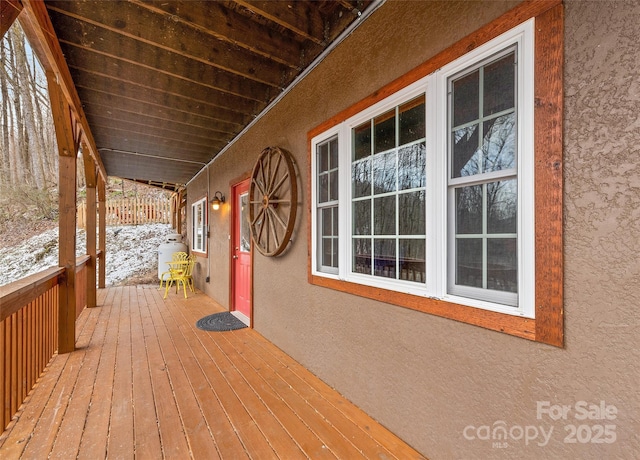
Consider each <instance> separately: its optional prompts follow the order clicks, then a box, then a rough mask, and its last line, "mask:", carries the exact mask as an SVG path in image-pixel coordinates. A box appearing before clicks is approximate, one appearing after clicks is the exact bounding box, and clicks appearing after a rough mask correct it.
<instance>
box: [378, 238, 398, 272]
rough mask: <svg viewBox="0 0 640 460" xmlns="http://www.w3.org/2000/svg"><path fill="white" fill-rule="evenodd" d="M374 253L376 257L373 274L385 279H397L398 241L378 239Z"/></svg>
mask: <svg viewBox="0 0 640 460" xmlns="http://www.w3.org/2000/svg"><path fill="white" fill-rule="evenodd" d="M373 253H374V255H375V266H374V271H373V274H374V275H376V276H383V277H385V278H395V277H396V240H395V239H376V240H375V241H374V246H373Z"/></svg>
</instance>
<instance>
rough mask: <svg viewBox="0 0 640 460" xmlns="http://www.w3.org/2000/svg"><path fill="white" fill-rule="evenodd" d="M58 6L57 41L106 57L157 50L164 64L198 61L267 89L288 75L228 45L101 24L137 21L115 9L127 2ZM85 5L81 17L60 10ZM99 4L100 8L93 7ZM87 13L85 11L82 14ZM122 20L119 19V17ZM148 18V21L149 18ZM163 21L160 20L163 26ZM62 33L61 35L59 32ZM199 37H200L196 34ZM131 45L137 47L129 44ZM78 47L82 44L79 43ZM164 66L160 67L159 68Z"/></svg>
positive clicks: (283, 69)
mask: <svg viewBox="0 0 640 460" xmlns="http://www.w3.org/2000/svg"><path fill="white" fill-rule="evenodd" d="M57 5H58V6H53V5H49V6H48V8H49V12H50V15H51V19H52V21H53V22H54V23H55V24H56V27H57V30H58V31H59V33H60V39H63V40H67V41H71V42H73V40H71V39H70V37H73V38H79V37H82V38H83V40H87V39H90V40H91V42H90V43H87V45H88V47H91V48H95V49H100V50H102V51H106V52H107V53H108V54H112V55H116V54H120V53H123V52H125V51H126V50H127V49H137V50H138V53H136V55H135V56H133V59H134V60H137V59H143V58H145V57H146V58H149V57H151V58H154V57H156V55H158V51H159V50H162V51H164V52H165V53H168V54H170V55H171V56H170V58H168V59H167V61H168V62H171V61H175V60H177V57H179V58H182V59H181V60H182V61H185V60H191V61H196V62H200V63H202V64H205V65H207V66H213V67H216V68H218V69H220V70H224V71H226V72H230V73H233V74H235V75H238V76H241V77H244V78H248V79H251V80H255V81H258V82H260V83H264V84H267V85H271V86H276V87H278V86H281V85H282V75H286V74H287V73H288V72H289V73H290V68H288V67H286V66H284V65H282V64H280V63H277V62H275V61H272V60H269V59H265V58H264V57H261V56H257V55H255V54H252V53H248V52H246V51H245V50H242V49H234V50H231V49H230V47H229V45H225V44H224V43H217V44H216V46H212V44H208V46H207V44H203V43H202V40H201V38H200V37H188V38H186V39H184V40H182V41H180V42H179V43H172V41H171V40H170V39H167V38H166V37H171V36H173V35H174V34H173V31H172V30H171V29H170V28H168V27H164V28H163V27H157V28H156V27H150V26H149V25H148V24H145V23H141V22H140V23H136V24H135V25H134V26H132V30H133V31H135V32H136V33H139V34H140V35H136V33H134V32H129V30H128V28H122V29H119V28H118V27H116V26H110V25H108V24H105V23H104V22H102V21H108V22H112V23H117V22H118V21H121V22H122V23H124V24H127V21H128V22H132V21H134V19H135V20H138V21H139V19H140V18H138V17H137V16H135V15H132V16H126V17H125V16H122V15H121V14H120V11H119V9H120V8H122V7H124V6H125V5H130V4H129V3H124V4H123V3H122V2H108V1H102V2H97V3H88V2H86V3H85V2H68V1H63V2H59V3H57ZM82 5H85V8H83V10H82V14H76V13H74V12H70V11H69V10H67V9H64V8H63V7H68V8H72V7H75V6H78V7H80V6H82ZM96 5H99V6H100V7H96ZM107 7H113V8H114V10H113V12H108V11H105V8H107ZM86 10H88V11H86ZM91 15H93V16H98V15H100V19H99V20H94V19H92V16H91ZM123 17H124V18H125V19H120V18H123ZM151 19H152V18H151ZM164 22H166V21H163V23H164ZM63 31H64V32H63ZM200 35H201V34H200ZM130 42H135V43H137V44H139V45H146V47H145V46H136V45H132V44H131V43H130ZM79 44H80V45H82V43H79ZM221 45H222V46H221ZM148 47H151V49H145V48H148ZM160 67H164V66H160Z"/></svg>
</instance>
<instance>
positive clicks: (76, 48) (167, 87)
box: [46, 0, 372, 184]
mask: <svg viewBox="0 0 640 460" xmlns="http://www.w3.org/2000/svg"><path fill="white" fill-rule="evenodd" d="M371 3H372V0H320V1H280V0H277V1H253V0H248V1H247V0H229V1H194V0H128V1H102V0H83V1H82V0H54V1H49V0H47V1H46V6H47V11H48V13H49V17H50V19H51V22H52V24H53V27H54V30H55V32H56V34H57V36H58V39H59V41H60V46H61V48H62V51H63V53H64V56H65V59H66V61H67V65H68V66H69V70H70V72H71V76H72V78H73V81H74V83H75V85H76V88H77V91H78V94H79V96H80V100H81V103H82V106H83V109H84V112H85V114H86V117H87V120H88V123H89V126H90V128H91V131H92V133H93V136H94V138H95V142H96V146H97V148H98V150H99V152H100V155H101V157H102V160H103V162H104V166H105V169H106V171H107V174H108V175H111V176H118V177H122V178H125V179H130V180H137V181H143V182H148V183H152V184H157V183H161V184H184V183H186V182H187V181H189V179H191V178H192V177H193V176H194V175H195V174H196V173H197V172H198V171H199V170H200V169H201V168H202V167H203V166H204V165H205V164H206V163H208V162H209V161H210V160H211V159H213V158H214V157H215V156H216V155H217V154H218V153H220V151H221V150H222V149H223V148H224V147H225V146H226V145H227V144H228V143H229V142H230V141H231V140H232V139H233V138H234V137H235V136H237V135H238V134H239V133H240V132H241V131H242V130H243V129H244V128H245V127H246V126H247V125H248V124H249V123H250V122H251V121H252V120H253V119H254V118H255V117H256V116H257V115H258V114H259V113H260V112H261V111H262V110H263V109H264V108H265V107H267V105H268V104H269V103H270V102H271V101H273V100H274V99H275V98H276V97H277V96H278V95H279V94H281V93H282V91H283V90H284V89H285V88H286V87H287V86H289V85H290V84H291V83H292V82H293V81H294V79H295V78H296V77H297V76H298V75H300V73H301V72H303V71H304V69H305V68H307V67H308V66H309V65H310V64H311V63H312V62H313V60H314V59H315V58H316V57H318V56H319V55H320V54H321V53H322V52H323V50H325V49H326V48H327V46H329V45H330V44H331V42H332V41H333V40H335V39H336V38H337V37H338V36H339V35H340V33H342V32H343V31H344V30H345V29H346V28H347V27H348V26H349V25H350V24H351V23H352V22H353V21H355V20H356V19H357V18H358V16H359V14H360V13H361V12H363V11H364V10H365V9H366V8H368V7H370V6H371Z"/></svg>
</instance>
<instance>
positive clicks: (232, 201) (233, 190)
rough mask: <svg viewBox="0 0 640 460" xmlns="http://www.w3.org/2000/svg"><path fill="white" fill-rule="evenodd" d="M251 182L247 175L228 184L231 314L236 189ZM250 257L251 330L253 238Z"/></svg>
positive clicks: (250, 325) (232, 306) (250, 310)
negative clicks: (229, 192)
mask: <svg viewBox="0 0 640 460" xmlns="http://www.w3.org/2000/svg"><path fill="white" fill-rule="evenodd" d="M250 181H251V174H250V173H247V174H244V175H242V176H241V177H239V178H237V179H235V180H233V181H231V184H230V189H231V196H230V200H229V201H230V203H229V204H230V205H231V212H230V213H229V311H230V312H231V313H233V312H235V311H236V305H235V300H236V298H235V287H236V286H235V285H236V279H235V278H236V273H235V267H234V263H233V260H234V259H233V256H234V244H235V242H236V241H235V237H236V233H235V222H236V219H237V218H238V212H239V209H238V207H237V202H238V201H237V200H238V198H239V195H238V192H237V191H238V189H239V188H240V187H241V186H243V185H245V184H247V185H249V182H250ZM249 250H250V256H249V264H250V266H249V272H250V276H251V282H250V285H249V324H248V325H247V326H248V327H249V328H253V254H254V250H253V238H252V239H251V246H250V249H249Z"/></svg>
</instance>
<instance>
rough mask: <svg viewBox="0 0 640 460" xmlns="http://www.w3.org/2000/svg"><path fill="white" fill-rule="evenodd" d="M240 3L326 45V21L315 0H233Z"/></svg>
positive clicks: (313, 40)
mask: <svg viewBox="0 0 640 460" xmlns="http://www.w3.org/2000/svg"><path fill="white" fill-rule="evenodd" d="M233 1H234V2H235V3H237V4H238V5H240V6H242V7H244V8H246V9H248V10H250V11H252V12H254V13H255V14H258V15H260V16H262V17H264V18H266V19H268V20H270V21H273V22H275V23H276V24H279V25H281V26H282V27H285V28H286V29H288V30H291V31H292V32H294V33H296V34H298V35H300V36H301V37H304V38H305V39H306V40H311V41H312V42H314V43H317V44H319V45H325V37H324V26H325V22H324V19H323V17H322V14H321V12H320V10H319V9H318V8H317V7H316V6H315V5H314V3H315V2H296V1H289V0H287V1H282V0H269V1H254V0H233Z"/></svg>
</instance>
